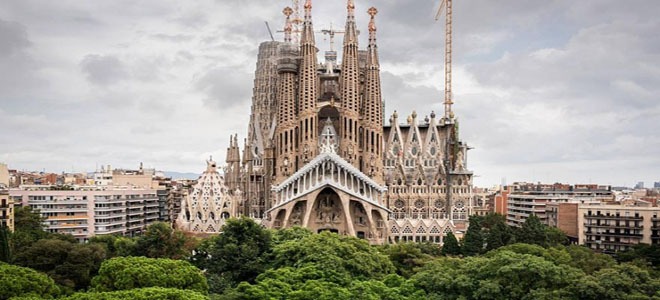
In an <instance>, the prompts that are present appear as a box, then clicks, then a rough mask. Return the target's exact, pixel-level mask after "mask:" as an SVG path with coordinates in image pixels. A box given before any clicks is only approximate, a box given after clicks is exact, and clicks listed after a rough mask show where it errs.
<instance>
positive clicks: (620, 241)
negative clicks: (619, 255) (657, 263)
mask: <svg viewBox="0 0 660 300" xmlns="http://www.w3.org/2000/svg"><path fill="white" fill-rule="evenodd" d="M577 224H578V226H579V227H578V234H579V243H580V244H581V245H585V246H587V247H589V248H591V249H594V250H597V251H603V252H617V251H623V250H626V249H628V248H630V247H632V246H634V245H636V244H639V243H645V244H653V245H659V244H660V207H657V206H651V205H649V204H648V203H643V202H638V203H636V204H634V205H620V204H619V205H582V204H581V205H579V206H578V214H577Z"/></svg>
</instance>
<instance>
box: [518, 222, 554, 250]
mask: <svg viewBox="0 0 660 300" xmlns="http://www.w3.org/2000/svg"><path fill="white" fill-rule="evenodd" d="M515 238H516V242H518V243H526V244H535V245H539V246H545V245H546V244H547V243H546V240H545V225H543V224H542V223H541V219H539V217H537V216H536V215H530V216H529V217H527V219H526V220H525V222H524V223H523V225H522V226H521V227H520V228H518V229H517V230H516V231H515Z"/></svg>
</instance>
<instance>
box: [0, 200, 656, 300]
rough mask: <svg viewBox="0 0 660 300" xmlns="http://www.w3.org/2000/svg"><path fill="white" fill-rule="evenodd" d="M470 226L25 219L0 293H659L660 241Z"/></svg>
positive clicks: (481, 223)
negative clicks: (324, 228) (404, 232)
mask: <svg viewBox="0 0 660 300" xmlns="http://www.w3.org/2000/svg"><path fill="white" fill-rule="evenodd" d="M21 213H25V212H21ZM26 216H27V217H28V218H33V217H34V214H32V215H29V214H28V215H26ZM33 219H34V222H36V223H39V222H40V221H39V218H38V216H37V217H34V218H33ZM38 221H39V222H38ZM34 222H33V225H34V224H35V223H34ZM470 222H471V226H470V228H469V229H468V231H467V232H466V234H465V236H464V238H463V239H462V240H461V241H457V240H456V239H455V237H453V236H448V237H447V238H446V239H445V246H444V248H442V249H440V248H439V247H437V245H434V244H417V243H403V244H392V245H383V246H372V245H369V244H367V243H366V242H365V241H364V240H360V239H357V238H353V237H347V236H340V235H336V234H332V233H327V232H326V233H321V234H313V233H311V232H310V231H308V230H306V229H303V228H290V229H284V230H277V231H272V230H267V229H264V228H263V227H261V226H259V225H258V224H256V223H255V222H254V221H252V220H251V219H248V218H241V219H230V220H228V221H227V224H226V225H225V226H224V227H223V233H222V234H220V235H217V236H213V237H209V238H204V239H199V238H193V237H189V236H186V235H185V234H183V233H182V232H179V231H176V230H172V229H171V228H170V227H169V225H168V224H164V223H157V224H154V225H151V226H149V227H148V229H147V230H146V232H145V234H144V235H143V236H141V237H137V238H127V237H112V236H105V237H99V238H94V239H92V240H90V242H89V243H87V244H78V243H76V242H75V240H73V239H71V238H70V237H67V236H60V235H50V234H47V233H45V232H38V230H35V231H34V232H29V228H25V227H22V226H23V225H20V226H17V230H16V232H15V233H14V234H12V235H10V241H11V245H12V246H11V247H10V248H13V249H14V252H13V253H15V255H11V260H10V261H9V262H10V263H13V264H14V265H9V264H0V271H1V272H0V300H1V299H8V298H10V297H14V296H20V297H22V298H16V299H32V298H34V299H41V298H58V297H59V298H58V299H60V298H61V299H127V298H133V299H209V298H211V299H356V298H357V299H537V298H541V299H544V298H545V299H551V298H552V299H559V298H571V299H573V298H575V299H596V298H603V299H647V298H652V297H658V298H660V293H658V292H657V291H659V290H660V279H659V278H660V276H658V270H657V269H656V268H657V266H658V265H657V258H658V257H657V256H655V255H657V253H658V250H657V249H658V247H657V246H645V247H642V246H640V247H638V248H636V250H634V251H632V252H628V253H623V254H621V255H619V256H617V257H616V258H617V259H619V260H620V261H621V262H617V261H616V260H615V259H614V258H613V257H610V256H607V255H603V254H597V253H594V252H592V251H591V250H589V249H587V248H584V247H579V246H565V245H563V244H564V243H565V241H566V239H565V236H564V235H563V234H560V233H558V232H557V231H556V230H555V229H552V228H548V227H547V226H545V225H543V224H541V223H540V222H539V221H538V219H537V218H530V219H528V221H527V222H526V223H525V225H523V226H522V228H511V227H509V226H507V225H506V223H505V220H504V218H503V217H502V216H499V215H494V214H493V215H487V216H485V217H472V218H471V220H470ZM17 223H18V222H17ZM22 223H25V222H22ZM39 226H40V225H39ZM32 229H34V228H32ZM15 237H18V239H17V240H13V239H14V238H15ZM26 237H31V238H26ZM35 238H36V240H35ZM452 238H453V241H452ZM522 242H528V243H527V244H523V243H522ZM0 249H1V248H0ZM16 249H20V250H19V251H16ZM193 250H194V251H193ZM30 297H32V298H30Z"/></svg>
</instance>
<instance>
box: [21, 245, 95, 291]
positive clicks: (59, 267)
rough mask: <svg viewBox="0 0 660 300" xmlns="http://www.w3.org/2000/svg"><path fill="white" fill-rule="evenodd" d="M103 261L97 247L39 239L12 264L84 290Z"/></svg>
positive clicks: (64, 284) (66, 285) (65, 285)
mask: <svg viewBox="0 0 660 300" xmlns="http://www.w3.org/2000/svg"><path fill="white" fill-rule="evenodd" d="M105 258H106V252H105V249H104V248H103V247H102V246H100V245H98V244H78V243H75V242H74V243H72V242H70V241H65V240H61V239H41V240H38V241H37V242H35V243H33V244H32V245H31V246H29V247H27V248H26V249H24V250H23V251H22V252H20V253H17V254H16V258H15V262H16V264H18V265H21V266H25V267H29V268H32V269H35V270H38V271H41V272H44V273H46V274H48V275H49V276H50V277H51V278H53V279H54V280H55V282H57V283H58V284H60V285H62V286H64V287H67V288H70V289H84V288H86V287H87V286H89V283H90V281H91V279H92V277H93V276H94V275H96V272H97V271H98V269H99V267H100V266H101V262H103V260H104V259H105Z"/></svg>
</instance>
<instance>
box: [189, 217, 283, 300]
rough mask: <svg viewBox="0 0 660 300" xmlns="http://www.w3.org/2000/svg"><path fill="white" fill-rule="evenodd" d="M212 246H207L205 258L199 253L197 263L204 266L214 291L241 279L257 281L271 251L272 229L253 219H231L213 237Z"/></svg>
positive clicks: (232, 284)
mask: <svg viewBox="0 0 660 300" xmlns="http://www.w3.org/2000/svg"><path fill="white" fill-rule="evenodd" d="M213 241H214V243H213V245H212V246H210V247H209V245H205V247H206V249H204V250H205V251H207V252H208V255H207V256H206V257H200V256H197V257H196V258H195V259H197V261H196V264H197V265H198V266H201V267H202V268H205V269H206V270H207V273H208V275H209V281H211V290H212V291H213V292H217V293H219V292H222V290H223V289H225V288H227V287H234V286H236V285H237V284H238V283H240V282H241V281H247V282H254V279H255V278H256V277H257V275H259V274H260V273H262V272H263V271H265V270H266V267H267V261H268V253H269V252H270V251H271V235H270V231H268V230H266V229H264V228H263V227H261V226H260V225H259V224H257V223H255V222H254V221H253V220H252V219H250V218H247V217H242V218H240V219H229V220H227V223H226V224H225V225H224V226H223V227H222V234H220V235H218V236H217V237H214V238H213Z"/></svg>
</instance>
